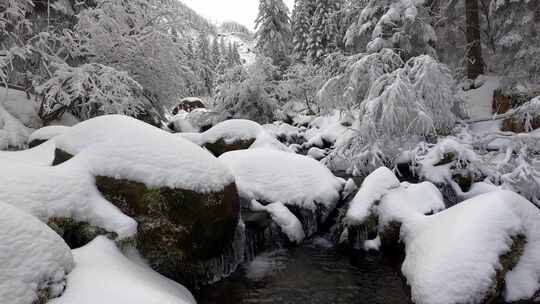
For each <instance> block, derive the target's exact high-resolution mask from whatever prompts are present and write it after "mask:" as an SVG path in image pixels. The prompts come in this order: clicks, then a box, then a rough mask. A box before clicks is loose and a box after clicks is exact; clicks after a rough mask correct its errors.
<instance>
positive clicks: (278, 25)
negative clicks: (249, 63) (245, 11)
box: [255, 0, 292, 67]
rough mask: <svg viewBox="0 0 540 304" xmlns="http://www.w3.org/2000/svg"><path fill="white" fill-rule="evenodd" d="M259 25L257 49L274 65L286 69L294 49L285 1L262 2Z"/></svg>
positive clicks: (264, 0) (258, 19) (269, 0)
mask: <svg viewBox="0 0 540 304" xmlns="http://www.w3.org/2000/svg"><path fill="white" fill-rule="evenodd" d="M255 23H256V25H257V33H256V39H257V45H256V49H257V50H258V52H259V53H260V54H261V55H262V56H264V57H269V58H271V59H272V61H273V63H274V65H277V66H281V67H285V66H287V65H288V63H289V58H288V56H289V54H290V51H291V49H292V44H291V41H292V33H291V25H290V18H289V9H288V8H287V6H286V5H285V3H283V0H261V1H260V3H259V15H258V17H257V19H256V21H255Z"/></svg>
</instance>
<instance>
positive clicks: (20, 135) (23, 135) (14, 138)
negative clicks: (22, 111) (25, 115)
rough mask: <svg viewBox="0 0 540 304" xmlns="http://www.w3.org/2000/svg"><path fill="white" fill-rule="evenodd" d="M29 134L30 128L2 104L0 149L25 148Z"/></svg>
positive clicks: (0, 109) (0, 112)
mask: <svg viewBox="0 0 540 304" xmlns="http://www.w3.org/2000/svg"><path fill="white" fill-rule="evenodd" d="M29 135H30V129H28V128H27V127H26V126H25V125H23V124H22V122H20V121H19V120H18V119H17V118H15V117H14V116H13V115H11V114H10V113H9V112H8V111H6V110H5V109H4V107H3V106H2V104H0V150H6V149H21V148H24V147H25V145H26V141H27V139H28V136H29Z"/></svg>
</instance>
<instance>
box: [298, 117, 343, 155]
mask: <svg viewBox="0 0 540 304" xmlns="http://www.w3.org/2000/svg"><path fill="white" fill-rule="evenodd" d="M345 118H346V117H345V114H343V113H341V112H340V111H334V112H333V113H332V114H331V115H326V116H319V117H316V118H315V119H313V120H312V121H311V122H310V123H309V127H308V129H307V130H306V132H305V137H306V138H307V142H306V143H304V144H303V146H304V148H311V147H319V148H322V147H325V146H328V145H330V146H331V145H333V144H335V143H336V141H338V140H339V139H340V138H341V137H343V135H344V134H345V133H347V131H348V130H349V129H348V128H347V127H345V126H344V125H343V124H342V122H343V120H344V119H345Z"/></svg>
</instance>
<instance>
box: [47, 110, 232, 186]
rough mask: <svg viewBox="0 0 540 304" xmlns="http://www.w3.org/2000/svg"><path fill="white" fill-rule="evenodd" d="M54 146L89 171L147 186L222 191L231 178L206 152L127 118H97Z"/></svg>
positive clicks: (60, 137) (67, 133)
mask: <svg viewBox="0 0 540 304" xmlns="http://www.w3.org/2000/svg"><path fill="white" fill-rule="evenodd" d="M54 142H55V143H56V146H57V147H58V148H60V149H62V150H64V151H66V152H68V153H70V154H72V155H77V157H78V158H79V159H81V161H80V163H83V162H86V163H87V164H88V165H89V170H90V172H91V173H92V174H93V175H95V176H97V175H103V176H109V177H114V178H117V179H128V180H132V181H137V182H141V183H144V184H145V185H146V186H148V187H164V186H167V187H169V188H180V189H187V190H193V191H198V192H211V191H221V190H222V189H223V187H224V186H226V185H228V184H230V183H232V182H233V180H234V179H233V177H232V175H231V174H230V173H229V171H228V170H226V168H224V167H223V166H222V165H221V164H220V163H219V161H217V159H216V158H215V157H214V156H213V155H211V154H210V153H209V152H207V151H205V150H203V149H201V148H200V147H198V146H196V145H194V144H193V143H191V142H190V141H188V140H185V139H183V138H180V137H178V136H174V135H172V134H170V133H168V132H166V131H163V130H160V129H158V128H155V127H153V126H150V125H148V124H146V123H144V122H141V121H139V120H136V119H134V118H131V117H128V116H121V115H108V116H100V117H97V118H93V119H90V120H87V121H85V122H82V123H80V124H78V125H76V126H74V127H71V128H70V129H69V130H67V131H65V132H63V133H62V134H60V135H58V136H56V137H54Z"/></svg>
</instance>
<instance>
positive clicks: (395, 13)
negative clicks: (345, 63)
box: [345, 0, 437, 59]
mask: <svg viewBox="0 0 540 304" xmlns="http://www.w3.org/2000/svg"><path fill="white" fill-rule="evenodd" d="M359 40H360V41H363V42H364V43H366V44H365V46H364V49H360V51H364V50H365V51H367V52H370V53H373V52H377V51H379V50H381V49H383V48H392V49H395V50H396V51H397V52H399V53H400V55H401V57H402V58H404V59H408V58H411V57H414V56H418V55H421V54H428V55H432V56H434V55H435V50H434V49H433V45H434V43H435V42H436V41H437V37H436V35H435V32H434V30H433V28H432V26H431V25H430V22H429V14H428V11H427V9H426V8H425V6H424V1H423V0H371V1H369V3H368V4H367V5H366V6H365V7H364V9H363V10H362V12H361V13H360V16H359V18H358V21H357V22H356V23H353V24H352V25H351V26H350V27H349V29H348V30H347V34H346V36H345V42H346V45H347V46H352V45H357V44H358V41H359Z"/></svg>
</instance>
